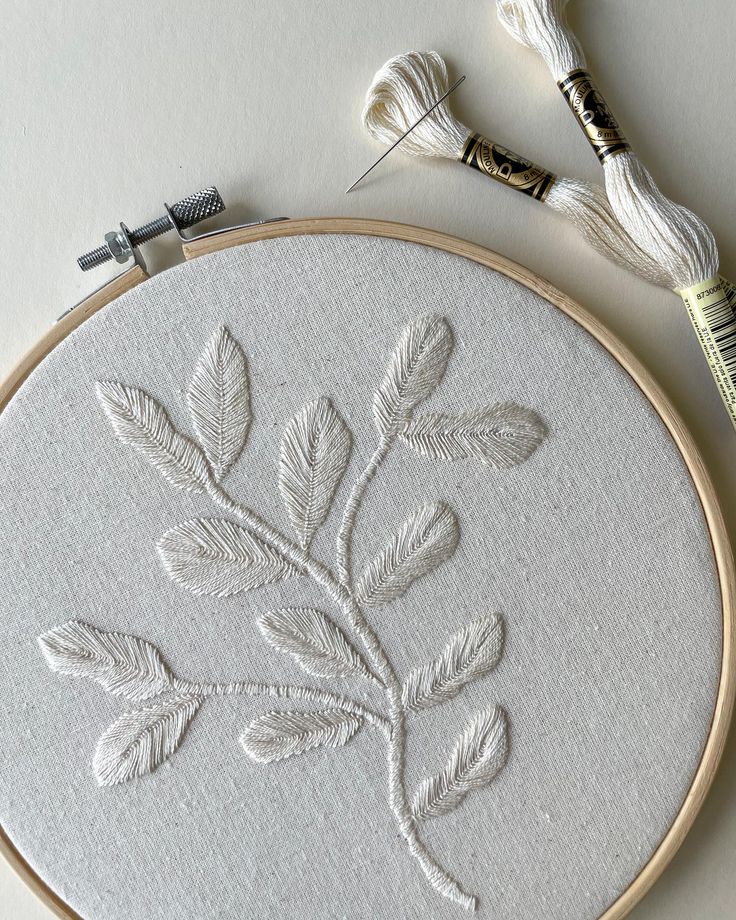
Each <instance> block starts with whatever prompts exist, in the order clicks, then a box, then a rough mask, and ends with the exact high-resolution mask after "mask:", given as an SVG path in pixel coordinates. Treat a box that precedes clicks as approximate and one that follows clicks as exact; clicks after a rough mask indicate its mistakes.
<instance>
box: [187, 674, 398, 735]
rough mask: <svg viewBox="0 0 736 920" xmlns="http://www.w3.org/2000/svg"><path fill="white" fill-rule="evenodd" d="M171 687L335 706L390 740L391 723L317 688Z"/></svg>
mask: <svg viewBox="0 0 736 920" xmlns="http://www.w3.org/2000/svg"><path fill="white" fill-rule="evenodd" d="M172 685H173V687H174V689H175V690H176V691H177V693H188V694H192V695H193V696H199V697H202V698H204V697H208V696H268V697H273V698H275V699H284V700H303V701H305V702H308V703H323V704H324V705H326V706H336V707H338V708H339V709H346V710H347V711H348V712H352V713H354V714H355V715H358V716H361V717H362V718H363V719H365V721H366V722H368V723H369V724H370V725H373V726H375V727H376V728H380V730H381V731H382V732H383V733H384V735H386V737H387V738H390V737H391V723H390V721H389V720H388V719H387V718H386V717H385V716H382V715H379V713H377V712H374V711H373V710H372V709H369V708H368V707H367V706H364V705H363V704H362V703H359V702H358V701H357V700H353V699H350V698H349V697H346V696H341V695H340V694H339V693H330V692H328V691H326V690H318V689H317V688H316V687H299V686H296V687H295V686H288V685H280V684H258V683H252V682H250V681H232V682H231V683H227V684H217V683H197V682H194V681H188V680H182V679H181V678H178V677H177V678H174V680H173V681H172Z"/></svg>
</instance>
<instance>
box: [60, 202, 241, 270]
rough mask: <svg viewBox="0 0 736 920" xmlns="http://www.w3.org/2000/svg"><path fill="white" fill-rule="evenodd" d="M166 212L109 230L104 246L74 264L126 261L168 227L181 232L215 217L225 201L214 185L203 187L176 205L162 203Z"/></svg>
mask: <svg viewBox="0 0 736 920" xmlns="http://www.w3.org/2000/svg"><path fill="white" fill-rule="evenodd" d="M164 207H165V208H166V211H167V213H166V214H165V215H164V216H163V217H157V218H156V220H151V221H149V222H148V223H147V224H144V225H143V226H142V227H139V228H138V229H137V230H129V229H128V228H127V227H126V226H125V224H120V229H119V230H112V231H111V232H110V233H106V234H105V245H104V246H98V247H97V249H93V250H92V251H91V252H87V253H85V254H84V255H83V256H80V257H79V258H78V259H77V264H78V265H79V267H80V268H81V269H82V271H83V272H86V271H89V270H90V268H95V267H96V266H97V265H102V263H103V262H109V261H110V260H111V259H115V261H116V262H121V263H122V262H127V261H128V259H130V258H131V257H132V256H133V249H135V248H137V247H138V246H141V245H142V244H143V243H148V242H149V241H150V240H153V239H155V238H156V237H157V236H161V234H162V233H166V232H167V231H169V230H176V231H177V232H181V231H182V230H186V229H187V228H188V227H193V226H194V225H195V224H198V223H199V222H200V221H202V220H206V219H207V218H208V217H214V216H215V214H219V213H220V212H221V211H224V210H225V203H224V202H223V200H222V198H220V193H219V192H218V191H217V189H216V188H215V187H214V185H213V186H212V187H211V188H204V189H202V191H201V192H195V193H194V194H193V195H189V196H188V197H187V198H182V200H181V201H177V203H176V204H173V205H171V207H169V206H168V205H164Z"/></svg>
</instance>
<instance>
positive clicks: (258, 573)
mask: <svg viewBox="0 0 736 920" xmlns="http://www.w3.org/2000/svg"><path fill="white" fill-rule="evenodd" d="M157 546H158V551H159V554H160V556H161V559H162V561H163V564H164V567H165V569H166V571H167V572H168V573H169V575H170V576H171V578H173V580H174V581H176V582H178V583H179V584H180V585H183V586H184V587H185V588H188V589H189V590H190V591H191V592H192V593H193V594H212V595H214V596H215V597H230V596H231V595H233V594H240V593H241V592H242V591H250V590H251V589H252V588H259V587H261V585H268V584H271V583H272V582H276V581H281V580H282V579H284V578H289V577H290V576H292V575H296V574H297V570H296V569H295V568H294V567H293V566H292V565H291V564H290V563H289V562H287V561H286V559H285V558H284V557H283V556H282V555H281V554H280V553H279V552H278V550H276V549H275V548H273V547H271V546H269V545H268V544H267V543H264V541H263V540H261V539H260V538H259V537H256V536H255V535H253V534H251V533H249V532H248V531H247V530H244V529H243V528H242V527H239V526H238V525H237V524H233V523H231V522H230V521H225V520H220V519H217V518H214V519H211V520H208V519H205V518H199V519H197V520H194V521H186V522H185V523H184V524H179V525H178V526H177V527H172V528H171V530H168V531H167V532H166V533H165V534H164V535H163V537H161V539H160V540H159V541H158V544H157Z"/></svg>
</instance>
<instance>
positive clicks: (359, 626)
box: [206, 437, 478, 911]
mask: <svg viewBox="0 0 736 920" xmlns="http://www.w3.org/2000/svg"><path fill="white" fill-rule="evenodd" d="M392 440H393V439H392V438H390V437H387V438H384V439H382V441H381V444H380V445H379V448H378V450H376V452H375V453H374V455H373V457H372V458H371V461H370V462H369V464H368V466H367V467H366V469H365V471H364V473H363V475H362V476H361V477H360V480H365V481H364V484H363V485H362V487H361V488H360V489H358V488H357V486H356V488H355V489H354V490H353V491H354V492H355V494H356V496H357V498H356V501H355V502H354V508H353V510H352V512H351V514H352V518H353V525H354V523H355V519H356V518H357V514H358V511H359V510H360V504H361V501H362V498H363V496H364V495H365V490H366V488H367V486H368V485H369V483H370V481H371V479H372V478H373V476H374V475H375V472H376V470H377V469H378V467H379V466H380V464H381V463H382V462H383V460H384V459H385V458H386V456H387V454H388V451H389V450H390V449H391V445H392ZM360 480H359V481H360ZM206 488H207V493H208V494H209V496H210V497H211V498H212V500H213V501H214V502H216V503H217V504H218V505H219V506H220V507H221V508H222V509H223V510H224V511H227V512H229V513H230V514H234V515H235V516H236V517H238V518H240V520H241V521H243V523H244V524H245V525H246V527H248V528H249V529H250V530H252V531H253V533H255V534H256V535H257V536H259V537H260V538H261V539H262V540H264V541H265V542H267V543H270V544H271V545H272V546H274V547H275V548H276V549H278V550H279V552H281V553H282V554H283V555H284V556H285V557H286V558H287V559H288V561H289V562H290V563H291V564H292V565H294V566H296V567H297V568H299V569H301V570H302V571H303V572H305V574H307V575H309V576H310V577H312V578H313V579H314V580H315V581H316V582H317V583H318V584H319V585H321V586H322V587H323V588H324V590H325V591H326V592H327V594H328V595H329V596H330V597H331V598H332V600H333V602H334V603H335V604H336V605H337V606H338V607H339V608H340V609H341V610H342V611H343V612H344V613H345V615H346V616H347V618H348V619H349V621H350V622H351V624H352V626H353V629H354V630H355V633H356V635H357V636H358V637H359V638H360V640H361V642H362V643H363V646H364V648H365V650H366V653H367V655H368V657H369V659H370V663H371V665H372V666H373V667H374V669H375V671H376V673H377V674H378V676H379V677H380V678H381V680H382V681H383V684H384V685H385V687H386V691H385V692H386V700H387V702H388V706H389V722H390V725H391V733H390V737H389V740H388V762H389V802H390V805H391V810H392V811H393V813H394V816H395V817H396V821H397V824H398V825H399V829H400V830H401V833H402V836H403V837H404V839H405V840H406V842H407V845H408V847H409V852H410V853H411V854H412V856H414V858H415V859H416V860H417V862H418V863H419V865H420V866H421V868H422V871H423V872H424V875H425V876H426V878H427V880H428V881H429V883H430V885H431V886H432V887H433V888H434V890H435V891H437V892H438V893H439V894H441V895H442V896H443V897H446V898H448V899H449V900H451V901H455V902H456V903H457V904H459V905H460V906H461V907H464V908H465V909H466V910H471V911H472V910H475V909H476V907H477V905H478V899H477V898H476V897H475V896H474V895H471V894H468V893H467V892H465V891H464V890H463V889H462V888H461V887H460V885H459V884H458V882H456V881H455V879H454V878H452V876H451V875H450V874H449V873H448V872H446V871H445V870H444V869H443V868H442V867H441V866H440V865H439V863H438V862H437V861H436V860H435V858H434V857H433V856H432V855H431V854H430V852H429V850H428V849H427V847H426V845H425V844H424V842H423V841H422V839H421V837H420V835H419V831H418V828H417V826H416V824H415V822H414V820H413V818H412V815H411V806H410V804H409V800H408V797H407V794H406V786H405V783H404V772H405V766H406V724H405V713H404V709H403V706H402V703H401V682H400V681H399V679H398V677H397V676H396V672H395V671H394V668H393V665H392V664H391V662H390V661H389V659H388V657H387V655H386V653H385V652H384V650H383V647H382V646H381V643H380V641H379V639H378V636H377V635H376V633H375V632H374V630H373V627H372V626H371V625H370V624H369V623H368V621H367V620H366V618H365V615H364V614H363V611H362V610H361V609H360V607H359V606H358V604H357V602H356V601H355V598H354V597H353V594H352V592H351V591H350V588H349V587H348V586H347V585H345V584H344V583H343V582H342V581H339V580H338V579H337V577H336V576H335V575H334V574H333V572H332V570H331V569H330V568H328V566H326V565H324V564H323V563H322V562H319V561H318V560H316V559H314V558H313V557H312V556H311V555H310V554H309V552H307V551H306V550H303V549H301V548H300V547H299V546H297V545H296V544H295V543H293V542H292V541H291V540H289V539H287V538H286V537H285V536H284V535H283V534H282V533H280V532H279V531H278V530H277V529H276V528H275V527H273V525H271V524H269V523H268V522H267V521H265V520H264V519H263V518H261V517H260V516H259V515H258V514H256V512H255V511H253V510H252V509H250V508H248V507H246V506H245V505H241V504H239V503H238V502H236V501H235V500H234V499H233V498H232V497H231V496H230V495H229V494H228V493H227V492H226V491H225V490H224V489H223V488H222V486H220V485H219V484H218V483H216V482H214V481H209V482H208V483H207V487H206ZM346 512H347V509H346Z"/></svg>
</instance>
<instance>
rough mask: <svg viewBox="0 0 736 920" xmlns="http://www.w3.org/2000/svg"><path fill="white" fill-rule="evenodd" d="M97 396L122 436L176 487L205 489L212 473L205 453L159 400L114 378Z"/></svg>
mask: <svg viewBox="0 0 736 920" xmlns="http://www.w3.org/2000/svg"><path fill="white" fill-rule="evenodd" d="M97 398H98V399H99V401H100V404H101V406H102V408H103V409H104V410H105V415H107V417H108V419H109V420H110V423H111V424H112V427H113V430H114V432H115V434H116V435H117V436H118V438H119V439H120V440H121V441H122V442H123V443H124V444H129V445H130V446H131V447H133V448H135V450H137V451H139V452H140V453H141V454H143V456H144V457H145V458H146V460H148V462H149V463H150V464H152V465H153V466H155V467H156V469H158V470H159V472H160V473H161V474H162V475H163V476H164V478H165V479H167V480H168V481H169V482H170V483H171V484H172V485H173V486H176V488H177V489H184V490H186V491H189V492H203V491H204V490H205V488H206V486H207V484H208V482H209V481H210V475H211V474H210V471H209V468H208V466H207V461H206V459H205V457H204V454H203V453H202V451H201V450H200V449H199V448H198V447H197V446H196V445H195V444H193V443H192V442H191V441H190V440H189V438H185V437H184V436H183V435H181V434H179V433H178V432H177V431H176V429H175V428H174V426H173V425H172V424H171V422H170V421H169V417H168V415H167V414H166V412H165V411H164V409H163V408H162V407H161V406H160V405H159V404H158V403H157V402H156V400H155V399H152V398H151V397H150V396H149V395H148V394H147V393H145V392H144V391H143V390H139V389H137V388H136V387H128V386H125V385H124V384H122V383H116V382H115V381H114V380H103V381H100V382H98V384H97Z"/></svg>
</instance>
